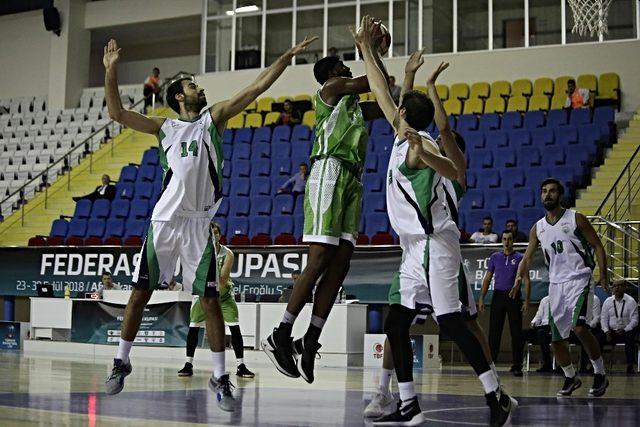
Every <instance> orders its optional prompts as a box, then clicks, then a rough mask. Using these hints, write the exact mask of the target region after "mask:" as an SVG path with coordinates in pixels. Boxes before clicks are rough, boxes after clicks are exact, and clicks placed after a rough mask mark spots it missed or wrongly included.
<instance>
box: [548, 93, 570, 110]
mask: <svg viewBox="0 0 640 427" xmlns="http://www.w3.org/2000/svg"><path fill="white" fill-rule="evenodd" d="M566 102H567V94H566V92H565V93H556V94H555V95H553V98H551V109H552V110H561V109H563V108H564V105H565V103H566Z"/></svg>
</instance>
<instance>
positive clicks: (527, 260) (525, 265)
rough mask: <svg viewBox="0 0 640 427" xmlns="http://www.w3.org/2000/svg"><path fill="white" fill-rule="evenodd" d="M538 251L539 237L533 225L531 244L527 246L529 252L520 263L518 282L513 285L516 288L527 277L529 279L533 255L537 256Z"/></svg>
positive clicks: (530, 236) (530, 233) (517, 274)
mask: <svg viewBox="0 0 640 427" xmlns="http://www.w3.org/2000/svg"><path fill="white" fill-rule="evenodd" d="M536 249H538V235H537V234H536V225H535V224H533V227H531V231H529V244H528V245H527V250H526V251H525V252H524V256H523V257H522V261H520V265H519V266H518V272H517V273H516V280H515V282H514V283H513V285H514V286H516V285H517V284H519V283H520V281H522V280H523V277H524V276H525V275H526V276H527V277H529V265H530V264H531V260H532V259H533V254H535V252H536Z"/></svg>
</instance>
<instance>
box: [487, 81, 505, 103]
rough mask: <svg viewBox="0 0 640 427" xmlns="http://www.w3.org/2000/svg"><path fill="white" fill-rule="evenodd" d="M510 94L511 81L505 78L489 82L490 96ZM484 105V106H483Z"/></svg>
mask: <svg viewBox="0 0 640 427" xmlns="http://www.w3.org/2000/svg"><path fill="white" fill-rule="evenodd" d="M509 95H511V83H509V82H508V81H506V80H498V81H497V82H493V83H491V97H492V98H500V97H503V98H504V97H508V96H509ZM485 107H486V106H485Z"/></svg>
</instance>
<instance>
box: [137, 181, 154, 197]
mask: <svg viewBox="0 0 640 427" xmlns="http://www.w3.org/2000/svg"><path fill="white" fill-rule="evenodd" d="M135 194H136V199H146V200H149V199H150V198H151V196H152V195H153V184H152V183H150V182H136V188H135Z"/></svg>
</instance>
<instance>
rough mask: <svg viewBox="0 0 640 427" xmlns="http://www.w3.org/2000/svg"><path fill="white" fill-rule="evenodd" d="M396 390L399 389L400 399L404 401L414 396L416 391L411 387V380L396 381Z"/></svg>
mask: <svg viewBox="0 0 640 427" xmlns="http://www.w3.org/2000/svg"><path fill="white" fill-rule="evenodd" d="M398 390H399V391H400V400H401V401H403V402H404V401H405V400H409V399H412V398H414V397H416V392H415V390H414V389H413V381H408V382H406V383H400V382H399V383H398Z"/></svg>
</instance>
